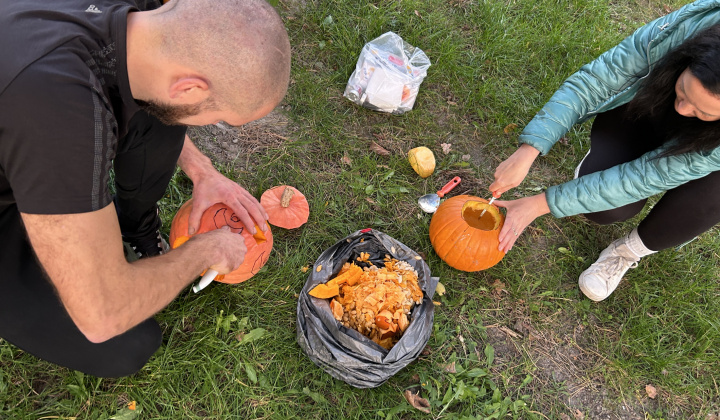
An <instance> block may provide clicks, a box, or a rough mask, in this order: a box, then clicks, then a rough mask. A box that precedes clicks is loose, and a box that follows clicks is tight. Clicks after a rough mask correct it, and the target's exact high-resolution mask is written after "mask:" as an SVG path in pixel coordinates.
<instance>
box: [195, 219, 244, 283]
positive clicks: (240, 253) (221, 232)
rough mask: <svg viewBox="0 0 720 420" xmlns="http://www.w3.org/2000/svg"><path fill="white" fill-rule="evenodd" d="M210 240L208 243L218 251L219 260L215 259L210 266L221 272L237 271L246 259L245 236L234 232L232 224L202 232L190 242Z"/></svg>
mask: <svg viewBox="0 0 720 420" xmlns="http://www.w3.org/2000/svg"><path fill="white" fill-rule="evenodd" d="M199 241H209V243H208V244H207V245H203V246H211V247H213V248H215V249H216V250H217V251H219V252H218V253H216V255H217V261H213V263H212V265H211V266H210V268H212V269H213V270H215V271H217V272H218V273H219V274H227V273H229V272H231V271H235V270H237V269H238V267H240V265H241V264H242V263H243V261H245V254H246V253H247V247H246V246H245V237H244V236H242V235H241V234H239V233H232V231H231V230H230V226H223V227H221V228H220V229H216V230H212V231H210V232H206V233H201V234H199V235H195V236H193V237H192V238H190V241H188V243H190V242H192V243H195V242H199Z"/></svg>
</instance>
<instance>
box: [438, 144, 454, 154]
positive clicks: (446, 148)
mask: <svg viewBox="0 0 720 420" xmlns="http://www.w3.org/2000/svg"><path fill="white" fill-rule="evenodd" d="M440 147H442V151H443V153H445V154H446V155H447V154H448V153H450V150H452V144H450V143H442V144H440Z"/></svg>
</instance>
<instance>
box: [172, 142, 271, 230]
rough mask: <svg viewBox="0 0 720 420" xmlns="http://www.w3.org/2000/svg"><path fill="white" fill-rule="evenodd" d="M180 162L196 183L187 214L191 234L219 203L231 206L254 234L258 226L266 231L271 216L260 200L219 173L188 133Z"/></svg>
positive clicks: (194, 183) (181, 166) (184, 170)
mask: <svg viewBox="0 0 720 420" xmlns="http://www.w3.org/2000/svg"><path fill="white" fill-rule="evenodd" d="M178 165H180V168H181V169H182V170H183V172H185V173H186V174H187V176H188V177H190V179H191V180H192V182H193V208H192V211H191V212H190V216H189V217H188V233H189V234H191V235H192V234H193V233H195V232H196V231H197V229H198V227H199V226H200V220H201V219H202V214H203V212H205V210H207V209H208V208H210V206H212V205H213V204H216V203H225V204H227V205H228V206H230V208H231V209H232V211H233V212H235V214H236V215H237V217H238V218H239V219H240V221H241V222H242V223H243V225H245V226H246V227H247V228H248V231H249V232H250V233H251V234H253V235H254V234H255V233H257V229H255V226H256V225H257V226H259V227H260V230H262V231H263V232H264V231H266V230H267V223H266V222H267V217H268V216H267V213H266V212H265V209H264V208H263V207H262V206H261V205H260V203H259V202H258V201H257V199H255V197H253V196H252V195H251V194H250V193H249V192H247V190H245V189H244V188H243V187H241V186H240V185H238V184H237V183H236V182H234V181H232V180H229V179H227V178H226V177H225V176H223V175H222V174H221V173H220V172H218V171H217V170H216V169H215V168H214V167H213V166H212V163H211V162H210V159H209V158H208V157H207V156H205V155H203V154H202V152H200V150H198V148H197V147H195V145H194V144H193V142H192V140H190V137H188V136H185V143H184V144H183V150H182V153H180V159H178Z"/></svg>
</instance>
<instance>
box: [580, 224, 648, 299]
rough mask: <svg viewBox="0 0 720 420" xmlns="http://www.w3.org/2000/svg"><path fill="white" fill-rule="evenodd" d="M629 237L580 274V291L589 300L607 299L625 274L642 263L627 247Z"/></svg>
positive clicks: (608, 249) (617, 242) (623, 238)
mask: <svg viewBox="0 0 720 420" xmlns="http://www.w3.org/2000/svg"><path fill="white" fill-rule="evenodd" d="M627 239H628V237H627V236H624V237H622V238H620V239H618V240H616V241H614V242H613V243H611V244H610V246H608V247H607V248H605V249H604V250H603V252H601V253H600V256H599V257H598V259H597V261H595V262H594V263H593V265H591V266H590V267H588V269H587V270H585V271H583V272H582V274H580V280H579V281H578V284H579V285H580V290H582V292H583V293H584V294H585V296H587V297H588V298H589V299H591V300H594V301H595V302H600V301H601V300H603V299H605V298H607V297H608V296H610V294H612V292H614V291H615V289H616V288H617V287H618V284H620V281H621V280H622V278H623V276H624V275H625V273H626V272H627V271H628V270H629V269H631V268H635V267H637V265H638V261H640V257H638V256H637V255H636V254H635V253H634V252H633V251H632V250H630V248H628V246H627Z"/></svg>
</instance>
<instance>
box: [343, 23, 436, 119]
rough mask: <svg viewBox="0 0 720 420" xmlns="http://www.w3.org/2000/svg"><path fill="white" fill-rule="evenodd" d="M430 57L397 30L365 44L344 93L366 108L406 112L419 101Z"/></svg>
mask: <svg viewBox="0 0 720 420" xmlns="http://www.w3.org/2000/svg"><path fill="white" fill-rule="evenodd" d="M428 67H430V59H429V58H428V57H427V55H425V53H424V52H423V51H422V50H421V49H419V48H416V47H413V46H412V45H410V44H408V43H407V42H405V41H403V39H402V38H400V36H398V35H397V34H395V33H393V32H386V33H384V34H382V35H380V36H379V37H377V38H375V39H373V40H372V41H370V42H368V43H367V44H365V46H364V47H363V49H362V51H361V52H360V58H359V59H358V62H357V65H356V66H355V71H354V72H353V74H352V75H350V79H349V80H348V84H347V87H345V93H344V94H343V96H345V97H346V98H348V99H349V100H351V101H353V102H355V103H356V104H358V105H361V106H364V107H366V108H370V109H374V110H376V111H381V112H389V113H393V114H404V113H405V112H407V111H410V110H411V109H412V107H413V105H414V104H415V98H416V97H417V94H418V90H419V89H420V84H421V83H422V81H423V79H424V78H425V76H426V75H427V69H428Z"/></svg>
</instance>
